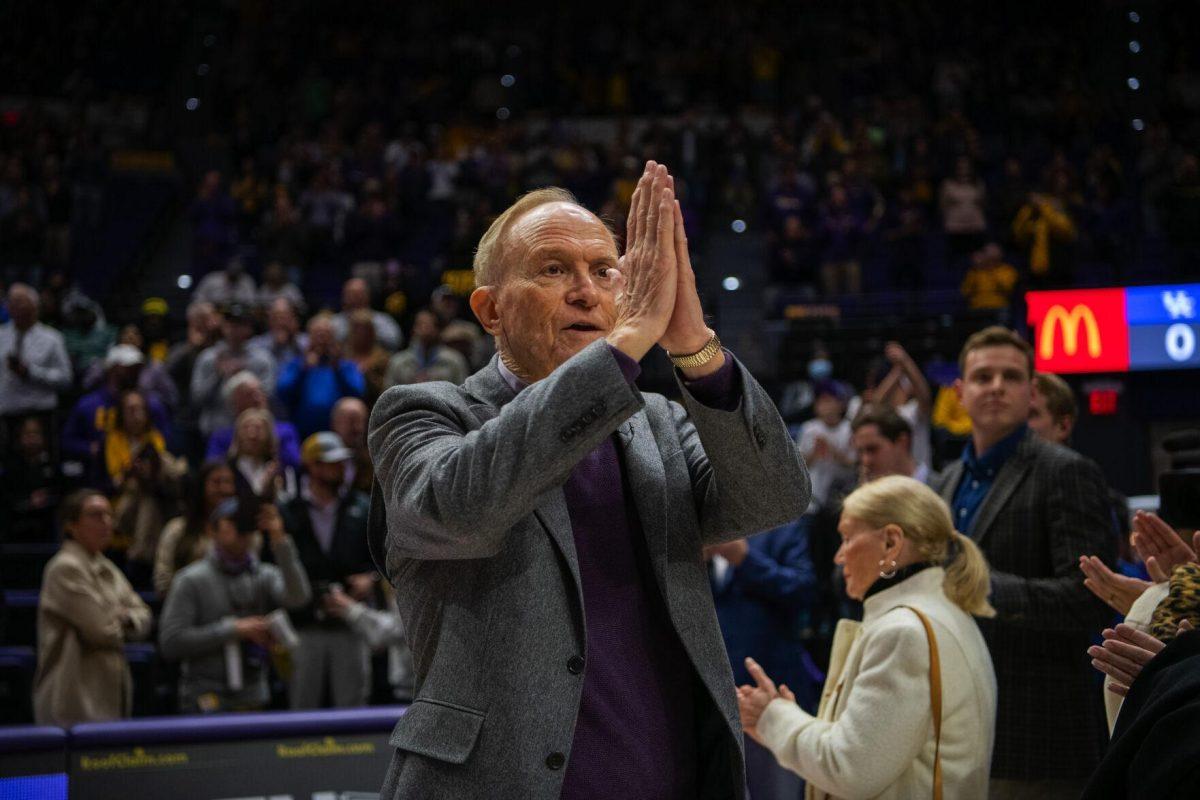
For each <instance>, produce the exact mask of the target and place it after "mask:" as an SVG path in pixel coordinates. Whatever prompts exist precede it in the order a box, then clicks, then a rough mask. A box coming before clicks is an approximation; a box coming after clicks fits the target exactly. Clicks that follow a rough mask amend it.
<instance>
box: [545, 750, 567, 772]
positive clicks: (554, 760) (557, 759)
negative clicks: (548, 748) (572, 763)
mask: <svg viewBox="0 0 1200 800" xmlns="http://www.w3.org/2000/svg"><path fill="white" fill-rule="evenodd" d="M566 763H567V757H566V756H564V755H563V754H562V753H551V754H550V755H548V756H546V766H547V767H549V768H550V769H562V768H563V764H566Z"/></svg>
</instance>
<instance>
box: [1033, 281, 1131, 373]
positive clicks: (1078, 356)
mask: <svg viewBox="0 0 1200 800" xmlns="http://www.w3.org/2000/svg"><path fill="white" fill-rule="evenodd" d="M1026 303H1027V305H1028V309H1029V316H1028V322H1029V327H1030V329H1031V330H1032V331H1033V348H1034V353H1035V355H1036V361H1037V368H1038V369H1039V370H1042V371H1044V372H1060V373H1061V372H1125V371H1127V370H1128V369H1129V326H1128V324H1127V322H1126V320H1125V290H1124V289H1078V290H1072V291H1061V292H1029V293H1028V294H1027V295H1026Z"/></svg>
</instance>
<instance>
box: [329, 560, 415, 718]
mask: <svg viewBox="0 0 1200 800" xmlns="http://www.w3.org/2000/svg"><path fill="white" fill-rule="evenodd" d="M379 586H380V590H381V592H382V594H383V596H384V607H383V608H382V609H374V608H371V607H370V606H369V605H367V604H366V603H360V602H359V601H357V600H355V599H354V598H353V597H351V596H350V595H348V594H346V593H345V592H344V591H342V590H341V589H340V588H339V587H337V586H331V587H330V589H329V594H327V595H325V603H324V608H325V613H326V614H328V615H329V616H330V617H334V618H337V619H344V620H345V621H346V624H347V625H349V626H350V629H351V630H353V631H354V632H355V633H356V634H358V635H359V636H360V637H361V638H362V640H363V641H364V642H366V644H367V647H369V648H370V649H371V651H372V652H377V651H379V650H384V649H386V651H387V681H388V685H389V686H391V687H392V694H393V696H394V697H395V698H396V699H397V700H399V701H401V702H409V701H411V700H412V699H413V697H414V696H415V695H414V691H415V687H414V686H413V678H414V675H415V672H414V670H413V663H412V651H411V650H409V648H408V637H407V634H406V633H405V631H404V620H403V619H401V618H400V610H399V608H397V606H396V593H395V591H394V590H393V589H392V585H391V584H390V583H388V582H387V581H380V583H379Z"/></svg>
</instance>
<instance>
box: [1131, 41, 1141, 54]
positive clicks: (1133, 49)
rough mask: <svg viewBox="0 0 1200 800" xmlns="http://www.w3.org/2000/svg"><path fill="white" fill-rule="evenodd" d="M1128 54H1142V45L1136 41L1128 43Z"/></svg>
mask: <svg viewBox="0 0 1200 800" xmlns="http://www.w3.org/2000/svg"><path fill="white" fill-rule="evenodd" d="M1129 52H1131V53H1140V52H1142V43H1141V42H1139V41H1138V40H1137V39H1133V40H1131V41H1130V42H1129Z"/></svg>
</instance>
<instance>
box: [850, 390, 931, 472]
mask: <svg viewBox="0 0 1200 800" xmlns="http://www.w3.org/2000/svg"><path fill="white" fill-rule="evenodd" d="M850 430H851V431H852V433H853V436H852V438H851V445H852V446H853V447H854V451H855V453H857V454H858V480H859V483H860V484H861V483H868V482H870V481H873V480H876V479H878V478H882V477H884V476H887V475H903V476H905V477H906V478H913V479H914V480H918V481H920V482H921V483H929V478H930V475H931V473H930V471H929V466H928V465H927V464H922V463H920V462H919V461H917V460H916V459H915V458H913V453H912V435H913V432H912V426H911V425H909V424H908V421H907V420H905V419H904V417H902V416H900V415H899V414H898V413H896V410H895V409H893V408H892V407H891V406H888V405H884V404H871V405H866V406H863V408H862V410H861V411H859V412H858V414H857V415H856V416H855V417H854V421H853V422H851V423H850Z"/></svg>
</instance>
